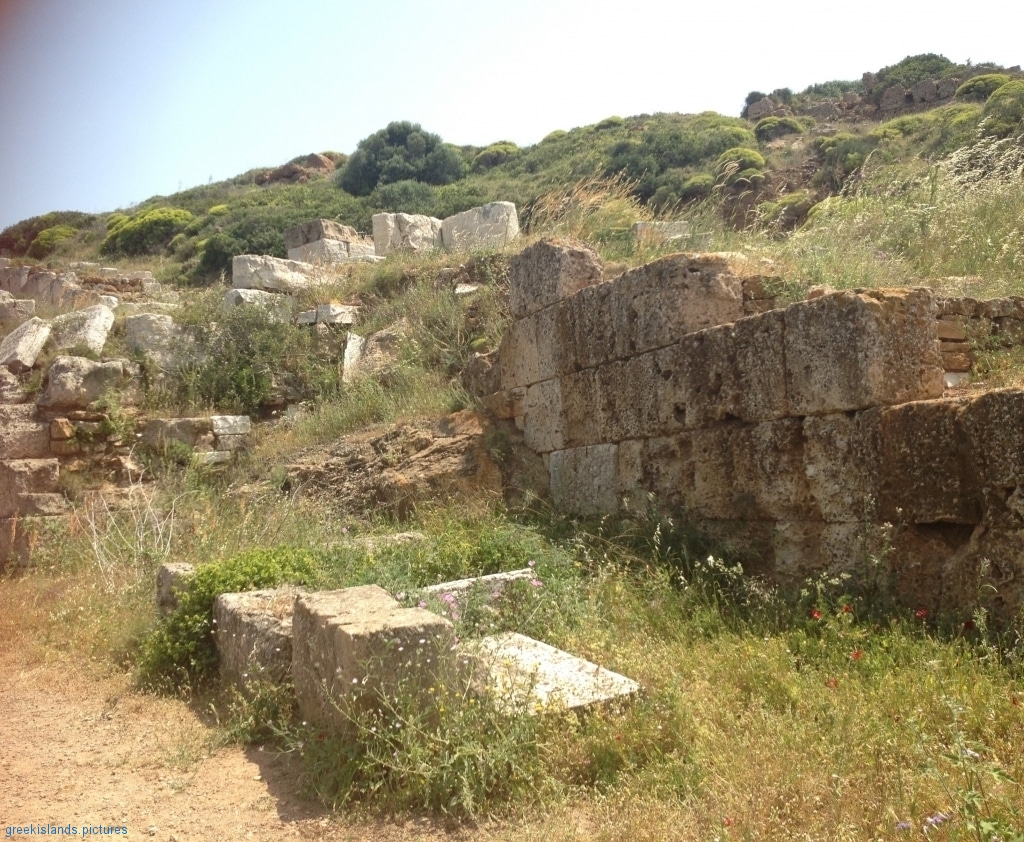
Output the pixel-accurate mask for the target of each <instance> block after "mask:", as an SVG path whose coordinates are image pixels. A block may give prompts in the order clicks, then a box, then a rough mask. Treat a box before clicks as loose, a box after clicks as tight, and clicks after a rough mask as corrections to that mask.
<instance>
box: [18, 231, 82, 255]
mask: <svg viewBox="0 0 1024 842" xmlns="http://www.w3.org/2000/svg"><path fill="white" fill-rule="evenodd" d="M77 233H78V231H77V230H76V229H74V228H72V227H71V226H70V225H57V226H54V227H53V228H44V229H43V230H42V231H40V232H39V233H38V234H37V235H36V238H35V239H34V240H33V241H32V245H30V246H29V247H28V256H29V257H34V258H35V259H36V260H42V259H43V258H44V257H49V256H50V255H51V254H53V250H54V249H55V248H57V246H58V245H59V244H60V243H62V242H63V241H64V240H70V239H71V238H72V237H74V236H75V234H77Z"/></svg>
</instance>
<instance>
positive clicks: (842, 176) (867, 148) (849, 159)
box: [816, 132, 878, 189]
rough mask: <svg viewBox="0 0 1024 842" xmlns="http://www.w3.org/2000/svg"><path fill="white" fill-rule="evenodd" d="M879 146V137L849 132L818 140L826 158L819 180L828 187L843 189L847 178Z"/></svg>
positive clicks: (817, 144) (819, 148)
mask: <svg viewBox="0 0 1024 842" xmlns="http://www.w3.org/2000/svg"><path fill="white" fill-rule="evenodd" d="M877 145H878V138H877V137H872V136H870V135H869V136H866V137H864V136H861V135H854V134H850V133H849V132H836V133H835V134H834V135H829V136H828V137H820V138H818V140H817V141H816V146H817V148H818V151H819V152H820V153H821V154H822V157H823V158H824V162H823V166H822V169H821V171H820V174H819V179H820V180H821V181H822V183H823V184H824V185H825V186H827V187H831V188H833V189H838V188H839V187H842V185H843V183H844V182H845V181H846V178H847V177H848V176H849V175H850V174H851V173H852V172H853V171H854V170H856V169H857V168H858V167H860V166H861V165H862V164H863V163H864V162H865V161H866V160H867V156H868V155H869V154H870V153H871V150H872V149H874V148H875V147H876V146H877Z"/></svg>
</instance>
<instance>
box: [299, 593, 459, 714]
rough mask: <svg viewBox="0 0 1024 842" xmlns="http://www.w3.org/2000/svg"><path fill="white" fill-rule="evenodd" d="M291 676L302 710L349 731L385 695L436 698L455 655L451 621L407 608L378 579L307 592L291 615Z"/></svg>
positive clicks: (430, 613) (425, 700) (424, 700)
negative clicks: (433, 695) (361, 584)
mask: <svg viewBox="0 0 1024 842" xmlns="http://www.w3.org/2000/svg"><path fill="white" fill-rule="evenodd" d="M292 632H293V643H292V677H293V680H294V682H295V696H296V699H297V700H298V705H299V711H300V712H301V714H302V717H303V718H304V719H306V720H308V721H310V722H313V723H316V724H317V725H321V726H325V727H330V728H334V729H336V730H338V731H340V732H342V733H344V732H350V730H351V720H352V717H353V716H356V715H358V714H359V713H360V712H362V711H365V710H367V709H369V708H372V707H375V706H376V704H377V700H378V699H379V698H380V697H381V696H389V697H394V696H395V695H396V694H402V695H410V696H412V697H414V698H418V699H420V700H421V701H422V703H423V704H429V701H428V699H429V695H430V694H429V688H430V687H435V688H436V687H437V685H438V683H439V682H443V681H444V680H445V678H446V673H447V671H448V670H449V669H450V665H451V662H452V661H453V658H452V657H451V654H450V653H451V647H452V645H453V642H454V631H453V628H452V625H451V623H449V622H448V621H447V620H445V619H444V618H442V617H439V616H437V615H436V614H434V613H432V612H430V611H426V610H424V609H420V608H405V607H403V606H402V605H401V604H400V603H398V602H397V600H395V599H394V598H393V597H392V596H391V595H390V594H389V593H388V592H387V591H385V590H384V589H383V588H380V587H377V586H376V585H367V586H364V587H357V588H345V589H343V590H338V591H325V592H321V593H311V594H301V595H299V596H298V597H297V598H296V600H295V613H294V615H293V618H292Z"/></svg>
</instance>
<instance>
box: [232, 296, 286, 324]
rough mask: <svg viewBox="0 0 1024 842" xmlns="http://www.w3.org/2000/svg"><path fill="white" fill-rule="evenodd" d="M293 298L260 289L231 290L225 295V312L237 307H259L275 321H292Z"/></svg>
mask: <svg viewBox="0 0 1024 842" xmlns="http://www.w3.org/2000/svg"><path fill="white" fill-rule="evenodd" d="M292 306H293V302H292V297H291V296H290V295H284V294H282V293H279V292H264V291H263V290H260V289H229V290H228V291H227V292H225V293H224V311H225V312H230V311H231V310H234V309H235V308H236V307H259V308H261V309H262V310H263V311H265V312H266V314H267V315H268V316H269V317H270V318H271V319H273V320H275V321H279V322H287V321H291V318H292Z"/></svg>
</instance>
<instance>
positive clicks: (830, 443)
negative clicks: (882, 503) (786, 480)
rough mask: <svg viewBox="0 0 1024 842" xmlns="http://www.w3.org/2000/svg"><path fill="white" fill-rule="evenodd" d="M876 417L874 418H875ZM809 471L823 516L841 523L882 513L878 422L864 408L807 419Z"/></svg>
mask: <svg viewBox="0 0 1024 842" xmlns="http://www.w3.org/2000/svg"><path fill="white" fill-rule="evenodd" d="M869 420H870V419H869ZM803 432H804V439H805V444H804V474H805V475H806V477H807V482H808V485H809V487H810V492H811V496H812V497H813V498H814V501H815V503H816V504H817V506H818V509H819V510H820V511H821V514H822V517H823V518H824V519H825V520H827V521H832V522H837V523H847V522H859V521H866V520H870V519H871V518H873V517H876V516H878V514H879V512H878V487H877V486H878V479H879V474H880V472H881V471H882V470H884V467H883V466H882V465H881V463H880V461H879V460H880V455H879V453H878V448H877V445H878V436H877V424H869V421H865V419H864V418H863V414H861V415H852V414H850V415H848V414H846V413H837V414H835V415H818V416H808V417H807V418H805V419H804V425H803Z"/></svg>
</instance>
